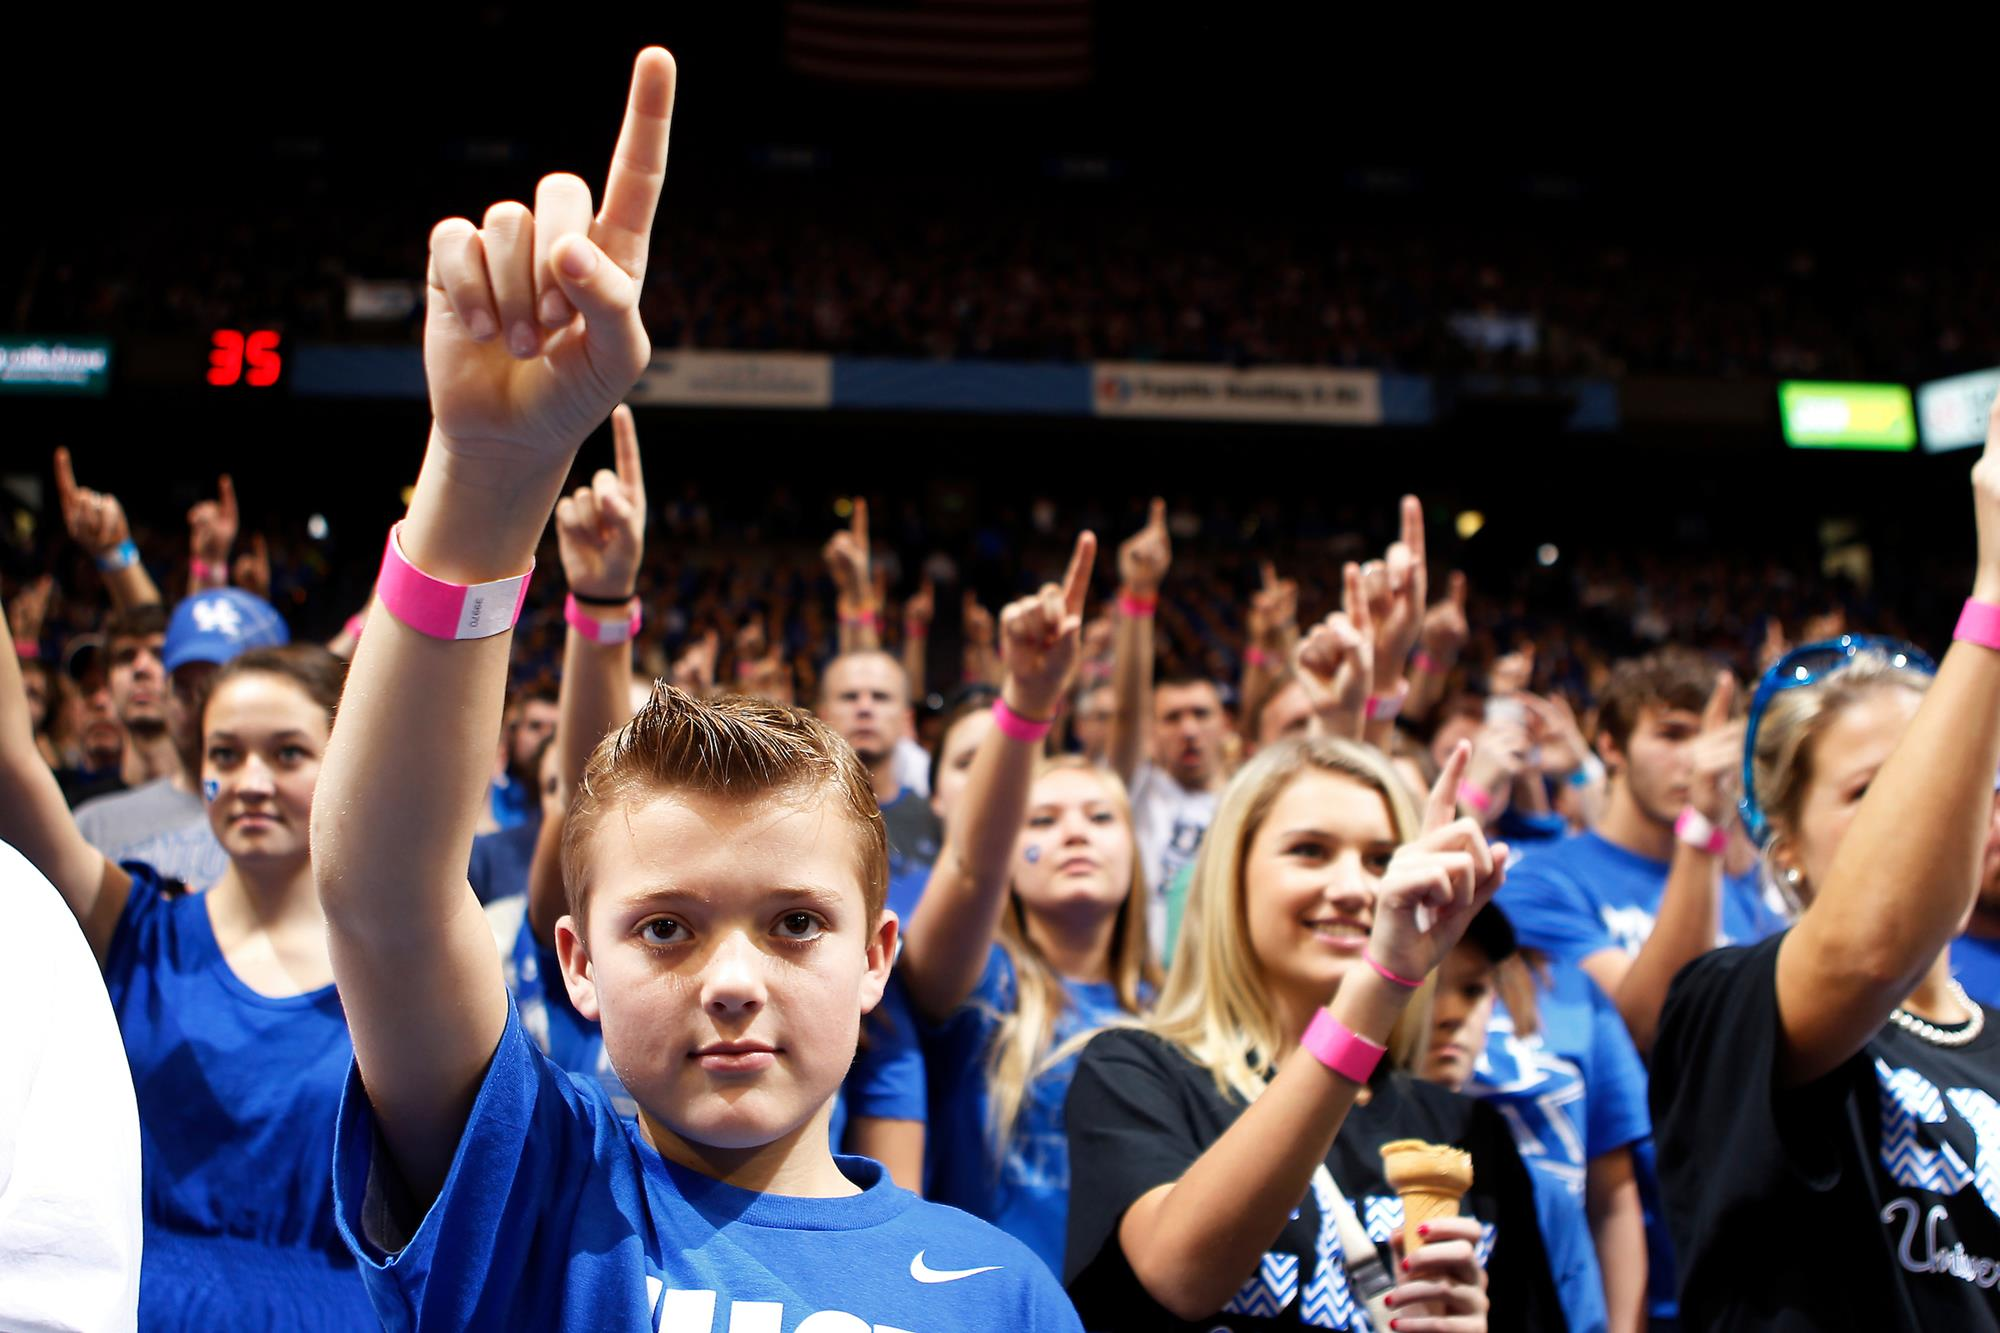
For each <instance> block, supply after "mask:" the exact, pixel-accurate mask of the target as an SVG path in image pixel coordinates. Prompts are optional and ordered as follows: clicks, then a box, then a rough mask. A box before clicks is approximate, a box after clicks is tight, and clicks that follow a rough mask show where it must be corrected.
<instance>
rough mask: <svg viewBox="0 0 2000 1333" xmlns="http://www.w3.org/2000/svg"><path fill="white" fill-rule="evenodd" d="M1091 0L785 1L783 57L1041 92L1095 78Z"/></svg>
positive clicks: (871, 72)
mask: <svg viewBox="0 0 2000 1333" xmlns="http://www.w3.org/2000/svg"><path fill="white" fill-rule="evenodd" d="M1091 3H1092V0H900V2H899V0H845V2H843V0H788V3H787V4H786V6H785V61H786V63H787V64H789V65H790V66H791V67H792V68H793V69H795V70H797V71H798V72H799V73H801V74H806V75H809V76H811V77H813V78H818V79H825V80H828V81H830V82H836V83H848V84H871V85H876V86H880V87H901V88H945V89H976V90H980V91H1001V92H1045V91H1049V90H1051V89H1061V88H1080V87H1082V86H1084V85H1085V84H1087V83H1089V82H1090V74H1091Z"/></svg>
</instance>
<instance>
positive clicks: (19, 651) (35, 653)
mask: <svg viewBox="0 0 2000 1333" xmlns="http://www.w3.org/2000/svg"><path fill="white" fill-rule="evenodd" d="M14 656H16V657H18V658H20V659H21V660H22V661H23V662H36V661H40V660H41V656H42V645H41V644H39V643H36V642H35V641H34V640H33V639H16V640H14Z"/></svg>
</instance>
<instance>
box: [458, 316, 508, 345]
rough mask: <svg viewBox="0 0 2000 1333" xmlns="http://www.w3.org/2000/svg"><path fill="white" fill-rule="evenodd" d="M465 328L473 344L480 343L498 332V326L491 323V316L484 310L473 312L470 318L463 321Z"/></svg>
mask: <svg viewBox="0 0 2000 1333" xmlns="http://www.w3.org/2000/svg"><path fill="white" fill-rule="evenodd" d="M465 327H466V331H467V332H469V333H470V334H471V335H472V340H473V341H474V342H482V343H483V342H485V341H486V340H487V339H488V338H491V337H492V336H493V335H494V334H495V333H498V332H499V331H500V326H499V325H498V324H496V323H494V322H493V316H491V315H489V314H487V313H486V312H485V311H484V310H475V311H473V312H472V315H471V317H470V318H469V319H467V320H466V321H465Z"/></svg>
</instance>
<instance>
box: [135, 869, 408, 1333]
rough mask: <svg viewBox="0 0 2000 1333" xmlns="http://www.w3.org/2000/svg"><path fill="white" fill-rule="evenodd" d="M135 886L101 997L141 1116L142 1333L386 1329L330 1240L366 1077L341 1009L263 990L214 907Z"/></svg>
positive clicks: (147, 875)
mask: <svg viewBox="0 0 2000 1333" xmlns="http://www.w3.org/2000/svg"><path fill="white" fill-rule="evenodd" d="M125 870H126V872H127V873H128V874H130V875H131V876H132V892H131V895H130V896H129V897H128V898H127V899H126V902H125V910H124V913H123V915H121V916H120V917H119V919H118V926H117V928H116V930H115V931H114V932H113V934H112V937H111V947H110V951H109V953H108V954H107V955H106V957H105V963H104V983H105V986H106V988H107V989H108V990H109V991H110V993H111V1007H112V1009H113V1010H114V1011H115V1012H116V1013H117V1015H118V1027H119V1031H120V1033H121V1034H122V1036H123V1037H124V1041H125V1054H126V1058H127V1059H128V1060H130V1061H131V1064H132V1086H133V1090H134V1091H135V1092H137V1094H138V1098H139V1133H140V1142H141V1145H142V1148H143V1153H144V1171H143V1174H144V1207H145V1237H144V1241H143V1245H144V1249H143V1252H142V1253H143V1258H142V1260H141V1266H140V1274H139V1326H140V1327H141V1328H144V1329H147V1330H175V1329H187V1330H197V1329H199V1330H201V1331H202V1333H209V1331H210V1330H213V1329H219V1328H260V1329H261V1328H271V1329H278V1328H282V1329H287V1330H303V1331H304V1333H317V1331H318V1330H329V1331H331V1330H346V1329H372V1328H374V1327H375V1326H376V1325H375V1319H374V1316H373V1314H372V1313H371V1312H370V1310H369V1307H368V1298H367V1293H366V1291H365V1290H364V1288H363V1286H362V1283H361V1278H360V1275H359V1274H358V1273H357V1272H356V1271H355V1264H354V1258H353V1256H352V1255H351V1254H349V1253H348V1250H347V1247H346V1246H345V1245H344V1244H342V1242H341V1239H340V1234H339V1231H338V1229H337V1228H336V1226H335V1223H334V1212H333V1188H332V1185H333V1182H332V1162H333V1134H334V1113H335V1110H336V1108H337V1107H338V1106H339V1103H340V1090H341V1088H342V1086H343V1085H344V1084H345V1082H346V1078H347V1070H348V1067H349V1066H350V1065H351V1064H352V1063H353V1061H354V1047H353V1044H352V1043H351V1042H350V1041H349V1040H348V1035H347V1019H346V1016H345V1014H344V1013H343V1012H342V1010H341V1007H340V997H339V996H338V995H336V994H335V993H334V988H333V987H331V986H325V987H322V988H320V989H319V990H315V991H308V992H307V993H306V994H304V995H291V996H284V997H273V996H268V995H261V994H259V993H258V992H256V991H254V990H252V989H250V987H249V986H247V985H245V984H244V983H243V981H242V979H241V978H239V977H238V976H237V975H236V974H235V972H233V971H231V970H230V967H229V964H228V962H227V961H226V960H225V959H224V958H223V956H222V950H221V947H220V946H219V945H218V944H217V943H216V939H215V929H214V927H213V925H211V924H210V921H209V915H208V902H207V899H206V897H205V896H204V895H202V894H198V893H185V892H180V891H179V889H180V886H179V885H178V884H171V885H170V884H169V883H168V882H165V881H162V880H161V879H160V877H159V875H158V874H157V873H156V872H155V871H154V869H153V868H152V867H151V866H149V865H146V864H144V863H143V862H138V861H130V862H126V863H125Z"/></svg>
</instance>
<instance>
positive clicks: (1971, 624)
mask: <svg viewBox="0 0 2000 1333" xmlns="http://www.w3.org/2000/svg"><path fill="white" fill-rule="evenodd" d="M1951 637H1952V638H1954V639H1958V640H1961V641H1963V642H1965V643H1976V644H1978V645H1979V646H1980V647H1981V648H1993V649H2000V606H1995V605H1993V604H1992V603H1991V602H1975V601H1973V600H1972V599H1971V598H1970V597H1968V598H1966V599H1965V609H1964V610H1963V611H1961V612H1959V613H1958V628H1957V629H1954V630H1953V631H1952V632H1951Z"/></svg>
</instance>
